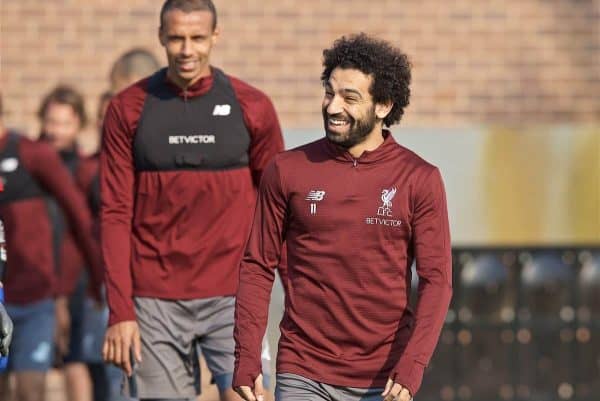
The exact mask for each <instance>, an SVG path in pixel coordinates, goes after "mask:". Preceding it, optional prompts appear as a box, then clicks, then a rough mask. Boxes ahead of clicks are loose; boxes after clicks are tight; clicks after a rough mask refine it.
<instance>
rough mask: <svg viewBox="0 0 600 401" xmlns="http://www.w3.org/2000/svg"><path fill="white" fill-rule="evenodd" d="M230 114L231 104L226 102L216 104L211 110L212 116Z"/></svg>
mask: <svg viewBox="0 0 600 401" xmlns="http://www.w3.org/2000/svg"><path fill="white" fill-rule="evenodd" d="M229 114H231V106H230V105H228V104H216V105H215V108H214V110H213V116H228V115H229Z"/></svg>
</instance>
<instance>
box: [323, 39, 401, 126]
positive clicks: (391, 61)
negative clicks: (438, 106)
mask: <svg viewBox="0 0 600 401" xmlns="http://www.w3.org/2000/svg"><path fill="white" fill-rule="evenodd" d="M323 67H324V69H323V73H322V74H321V81H322V82H323V84H325V83H326V82H327V81H328V80H329V76H330V75H331V72H332V71H333V70H334V69H335V68H337V67H340V68H353V69H357V70H359V71H361V72H363V73H364V74H367V75H371V76H372V77H373V83H372V85H371V87H370V88H369V92H370V94H371V96H372V97H373V101H374V102H375V103H386V102H388V101H391V102H392V103H393V104H394V105H393V107H392V110H391V111H390V112H389V114H388V115H387V116H386V117H385V118H384V119H383V123H384V124H385V125H386V126H387V127H389V126H390V125H393V124H396V123H397V122H399V121H400V119H401V118H402V115H403V114H404V108H405V107H406V106H408V103H409V98H410V88H409V85H410V68H411V65H410V61H409V60H408V57H407V56H406V54H404V53H402V52H401V51H400V50H399V49H397V48H395V47H393V46H392V45H391V44H390V43H388V42H386V41H384V40H380V39H375V38H372V37H370V36H368V35H367V34H365V33H359V34H357V35H351V36H342V37H341V38H339V39H337V40H336V41H335V42H334V43H333V47H331V48H330V49H325V50H323Z"/></svg>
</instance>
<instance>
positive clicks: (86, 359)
mask: <svg viewBox="0 0 600 401" xmlns="http://www.w3.org/2000/svg"><path fill="white" fill-rule="evenodd" d="M38 116H39V118H40V124H41V134H40V137H39V139H40V140H41V141H44V142H46V143H48V144H50V145H51V146H52V147H53V148H54V149H55V150H56V151H57V152H58V154H59V155H60V158H61V160H62V162H63V164H64V165H65V167H66V168H67V169H68V170H69V172H70V174H71V175H72V177H73V179H74V180H75V182H76V183H77V185H78V188H79V190H80V191H81V193H82V194H85V185H86V184H87V181H89V179H87V177H89V176H90V172H89V170H90V167H89V166H88V163H86V160H85V158H84V157H83V156H82V155H81V154H80V151H79V149H78V146H77V139H78V136H79V135H80V133H81V131H82V129H83V128H84V127H85V126H86V124H87V115H86V111H85V103H84V99H83V96H82V95H81V94H80V93H79V92H78V91H77V90H76V89H74V88H72V87H70V86H66V85H61V86H57V87H55V88H54V89H53V90H51V91H50V92H49V93H48V94H47V95H46V96H45V97H44V99H43V100H42V103H41V105H40V109H39V112H38ZM86 173H87V177H86ZM49 202H50V205H49V210H50V215H51V219H52V224H53V231H54V236H55V238H54V244H55V248H56V252H57V254H56V255H55V257H56V263H57V265H58V266H59V269H60V282H59V286H60V287H61V290H60V291H61V293H63V294H67V295H68V296H69V299H68V313H67V307H66V305H65V306H63V305H62V303H63V302H65V301H66V300H64V299H62V298H61V300H60V307H57V345H58V350H59V353H60V356H61V357H63V358H64V363H65V365H64V371H65V378H66V384H67V394H68V398H69V400H70V401H91V400H92V395H93V386H92V381H91V378H90V373H89V370H88V366H87V364H97V363H101V362H102V360H101V357H100V350H101V341H102V334H103V328H104V325H105V322H104V318H103V314H102V310H101V306H100V305H98V302H100V301H99V299H98V298H99V297H98V296H96V300H94V299H93V296H94V294H99V292H100V289H99V288H93V289H92V290H91V292H90V290H88V287H89V284H90V279H89V275H88V274H86V271H85V269H84V266H85V261H84V258H83V256H82V255H81V253H80V251H79V250H78V249H77V247H76V245H75V239H74V238H73V232H72V231H71V230H70V228H69V227H68V225H66V224H65V223H66V222H65V221H64V218H63V215H62V213H61V212H60V210H59V209H58V208H57V207H56V204H55V202H53V201H49ZM96 231H97V230H96ZM96 238H97V235H96ZM98 263H99V264H100V263H101V262H100V260H99V261H98Z"/></svg>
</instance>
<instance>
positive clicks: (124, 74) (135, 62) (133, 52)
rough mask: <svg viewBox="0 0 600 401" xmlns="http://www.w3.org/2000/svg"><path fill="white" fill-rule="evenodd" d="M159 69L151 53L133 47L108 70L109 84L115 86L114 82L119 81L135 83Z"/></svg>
mask: <svg viewBox="0 0 600 401" xmlns="http://www.w3.org/2000/svg"><path fill="white" fill-rule="evenodd" d="M159 68H160V64H159V62H158V60H157V59H156V57H155V56H154V54H152V52H151V51H149V50H146V49H144V48H141V47H134V48H133V49H130V50H128V51H126V52H125V53H123V54H122V55H121V56H119V58H118V59H117V60H116V61H115V62H114V64H113V66H112V68H111V70H110V76H109V77H110V82H111V85H112V86H115V82H117V81H118V80H119V78H121V79H126V80H129V81H132V82H131V83H133V81H137V80H140V79H142V78H144V77H146V76H148V75H151V74H152V73H153V72H155V71H156V70H158V69H159Z"/></svg>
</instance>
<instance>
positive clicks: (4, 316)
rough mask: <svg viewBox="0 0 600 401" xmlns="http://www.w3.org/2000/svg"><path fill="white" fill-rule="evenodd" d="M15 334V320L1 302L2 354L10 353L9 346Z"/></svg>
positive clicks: (0, 338)
mask: <svg viewBox="0 0 600 401" xmlns="http://www.w3.org/2000/svg"><path fill="white" fill-rule="evenodd" d="M12 335H13V322H12V320H11V319H10V317H9V316H8V313H6V309H4V305H2V304H0V355H2V356H6V355H8V348H9V347H10V341H11V340H12Z"/></svg>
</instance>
